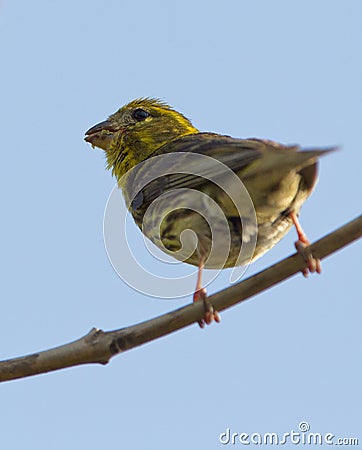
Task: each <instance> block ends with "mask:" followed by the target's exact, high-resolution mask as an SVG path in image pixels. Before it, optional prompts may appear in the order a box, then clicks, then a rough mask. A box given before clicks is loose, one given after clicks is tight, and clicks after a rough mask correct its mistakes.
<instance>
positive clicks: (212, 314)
mask: <svg viewBox="0 0 362 450" xmlns="http://www.w3.org/2000/svg"><path fill="white" fill-rule="evenodd" d="M199 301H202V302H203V303H204V308H205V313H204V317H203V318H202V319H201V320H199V321H198V322H197V323H198V324H199V327H200V328H204V327H205V325H210V324H211V323H212V322H214V321H215V322H217V323H219V322H220V320H221V319H220V314H219V313H218V312H217V311H216V310H215V309H214V307H213V306H212V305H211V303H210V302H209V301H208V299H207V295H206V289H204V288H201V289H198V290H197V291H196V292H195V293H194V302H199Z"/></svg>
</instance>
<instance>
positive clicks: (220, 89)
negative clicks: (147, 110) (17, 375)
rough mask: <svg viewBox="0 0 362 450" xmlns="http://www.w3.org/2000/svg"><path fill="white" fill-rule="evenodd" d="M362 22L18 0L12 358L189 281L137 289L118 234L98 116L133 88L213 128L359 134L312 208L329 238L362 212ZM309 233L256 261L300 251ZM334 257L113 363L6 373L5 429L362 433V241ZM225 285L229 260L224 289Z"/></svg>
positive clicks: (36, 435) (248, 9)
mask: <svg viewBox="0 0 362 450" xmlns="http://www.w3.org/2000/svg"><path fill="white" fill-rule="evenodd" d="M361 23H362V3H361V2H360V1H359V0H349V1H348V2H341V1H337V0H318V1H315V0H304V1H303V2H290V1H288V0H274V1H272V2H271V1H267V0H265V1H261V0H256V1H254V2H250V1H249V2H246V1H237V0H234V1H229V2H206V1H200V2H194V1H189V0H186V1H183V2H181V3H177V2H176V3H171V2H166V1H157V0H154V1H152V2H148V1H143V0H140V1H137V2H125V1H115V0H112V1H108V2H100V1H93V0H88V1H84V0H81V1H77V2H71V1H69V0H68V1H62V2H56V1H51V0H48V1H45V0H43V1H38V2H32V1H30V2H26V1H22V2H21V1H9V0H7V1H6V0H4V1H3V2H2V3H1V4H0V51H1V84H0V89H1V99H0V101H1V107H0V115H1V117H0V123H1V155H0V157H1V164H0V170H1V176H0V183H1V210H2V220H1V222H0V230H1V234H0V238H1V248H2V251H1V263H0V264H1V278H2V281H1V285H0V289H1V294H0V295H1V315H0V333H1V352H0V353H1V355H0V357H1V359H5V358H10V357H15V356H20V355H23V354H27V353H31V352H34V351H37V350H42V349H46V348H49V347H52V346H56V345H59V344H62V343H66V342H69V341H71V340H73V339H75V338H77V337H80V336H82V335H83V334H85V333H86V332H87V331H88V330H89V329H90V328H91V327H93V326H96V327H99V328H102V329H104V330H109V329H114V328H119V327H122V326H127V325H131V324H134V323H136V322H139V321H143V320H145V319H147V318H151V317H154V316H157V315H159V314H162V313H164V312H167V311H169V310H172V309H174V308H176V307H178V306H181V305H183V304H185V303H187V302H188V301H189V300H178V301H175V300H170V301H166V300H155V299H150V298H147V297H145V296H144V295H142V294H139V293H137V292H135V291H133V290H131V289H130V288H129V287H128V286H126V285H125V284H123V283H122V281H121V280H120V279H119V278H118V277H117V275H116V274H115V273H114V271H113V269H112V267H111V265H110V263H109V261H108V259H107V256H106V253H105V250H104V245H103V236H102V220H103V211H104V207H105V203H106V200H107V198H108V195H109V193H110V191H111V189H112V187H113V185H114V179H112V178H111V175H110V173H107V172H106V171H105V169H104V155H103V154H102V152H101V151H98V150H91V147H90V146H89V145H87V144H86V143H85V142H84V141H83V136H84V131H85V130H86V129H88V128H89V127H90V126H92V125H94V124H95V123H97V122H99V121H101V120H103V119H105V118H106V117H107V116H108V114H110V113H112V112H114V111H115V110H116V109H118V107H119V106H121V105H122V104H124V103H126V102H128V101H130V100H132V99H133V98H136V97H140V96H155V97H160V98H161V99H163V100H165V101H168V102H169V103H170V104H171V105H173V106H174V107H175V108H176V109H178V110H180V111H182V112H183V113H184V114H186V115H187V116H188V117H190V118H191V119H192V120H193V123H194V124H195V126H197V127H198V128H199V129H201V130H208V131H215V132H220V133H225V134H230V135H233V136H238V137H250V136H257V137H265V138H270V139H273V140H277V141H280V142H283V143H296V142H297V143H300V144H301V145H303V146H305V147H308V146H316V145H318V146H324V145H331V144H338V145H341V146H342V151H340V152H338V153H335V154H333V155H330V156H328V157H326V158H324V159H323V161H322V162H321V171H320V182H319V184H318V186H317V189H316V191H315V192H314V194H313V195H312V197H311V198H310V199H309V200H308V202H307V203H306V204H305V206H304V208H303V211H302V216H301V218H302V223H303V225H304V228H305V229H306V231H307V232H308V234H309V237H310V238H311V240H315V239H317V238H320V237H322V236H323V235H325V234H327V233H328V232H330V231H332V230H333V229H335V228H337V227H338V226H340V225H342V224H343V223H345V222H347V221H348V220H350V219H352V218H354V217H355V216H357V215H358V214H359V212H360V211H359V209H360V203H361V181H360V180H361V166H362V164H361V163H362V156H361V153H362V148H361V146H362V144H361V143H362V126H361V118H362V114H361V113H362V88H361V80H362V56H361V48H362V26H361ZM138 237H139V234H137V233H136V232H135V244H134V245H137V242H138V241H137V239H138ZM294 240H295V233H294V232H291V233H289V235H288V236H287V237H286V238H285V239H284V240H283V241H282V242H281V243H280V244H279V245H278V246H277V247H275V248H274V249H273V250H272V251H270V252H269V253H268V254H267V255H266V256H264V257H263V258H262V259H260V260H259V261H258V262H256V263H255V264H254V265H253V266H252V267H251V268H250V269H249V271H248V274H251V273H254V272H256V271H258V270H261V269H262V268H264V267H266V266H268V265H270V264H272V263H274V262H276V261H278V260H280V259H281V258H283V257H285V256H287V255H289V254H290V253H291V252H293V248H294V247H293V241H294ZM323 269H324V271H323V274H322V275H321V276H312V277H310V278H309V279H308V280H305V279H304V278H303V277H302V276H301V275H298V276H295V277H293V278H292V279H290V280H288V281H286V282H284V283H282V284H280V285H278V286H276V287H274V288H272V289H270V290H268V291H267V292H265V293H263V294H261V295H259V296H258V297H255V298H253V299H252V300H251V301H249V302H247V303H244V304H242V305H239V306H237V307H235V308H232V309H231V310H229V311H225V312H224V313H223V314H222V324H220V325H214V326H211V327H209V328H208V329H206V330H204V331H200V330H199V328H198V327H197V326H196V325H195V326H192V327H189V328H187V329H184V330H182V331H179V332H177V333H175V334H173V335H171V336H168V337H166V338H163V339H160V340H157V341H155V342H152V343H149V344H147V345H145V346H143V347H140V348H138V349H135V350H132V351H129V352H127V353H125V354H123V355H120V356H118V357H116V358H114V359H113V360H112V362H111V364H110V365H108V366H106V367H103V366H84V367H78V368H71V369H67V370H63V371H59V372H56V373H51V374H46V375H41V376H37V377H33V378H28V379H23V380H18V381H13V382H10V383H4V384H2V385H0V404H1V416H2V417H1V421H0V436H1V438H0V439H1V448H4V449H6V450H15V449H16V450H23V449H25V448H26V449H29V450H30V449H31V450H33V449H34V450H35V449H36V450H42V449H44V450H45V449H46V450H49V449H52V450H53V449H65V448H67V449H89V450H90V449H96V448H107V449H134V450H144V449H164V448H172V449H174V450H178V449H182V450H185V449H189V450H194V449H200V448H207V449H219V448H223V446H222V445H221V444H220V443H219V440H218V439H219V435H220V433H222V432H224V431H225V430H226V428H227V427H229V428H230V429H231V430H232V432H238V433H241V432H246V433H250V434H251V433H253V432H259V433H265V432H273V431H274V432H278V433H284V432H288V431H290V430H291V429H294V430H297V428H298V423H299V422H300V421H302V420H306V421H308V422H309V423H310V426H311V431H313V432H320V433H324V432H332V433H334V434H335V435H336V436H337V437H346V436H347V437H358V438H360V442H361V439H362V435H361V423H362V412H361V401H362V394H361V379H362V364H361V350H362V348H361V347H362V346H361V341H362V339H361V338H362V326H361V315H362V303H361V294H360V290H361V288H360V277H361V245H360V243H355V244H354V245H351V246H349V247H347V248H345V249H343V250H342V251H341V252H339V253H337V254H335V255H333V256H332V257H330V258H328V259H327V260H325V261H324V262H323ZM225 285H226V277H225V278H223V277H220V278H219V279H218V280H217V282H216V283H215V285H214V286H213V288H212V289H211V292H212V291H215V290H220V289H222V288H223V287H225ZM239 446H241V444H239ZM225 447H227V446H225ZM236 447H238V445H236Z"/></svg>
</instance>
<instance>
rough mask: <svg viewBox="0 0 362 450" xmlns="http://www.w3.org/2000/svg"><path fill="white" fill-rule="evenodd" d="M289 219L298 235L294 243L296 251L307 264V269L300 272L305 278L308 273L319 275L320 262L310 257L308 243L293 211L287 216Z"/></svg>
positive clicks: (320, 269)
mask: <svg viewBox="0 0 362 450" xmlns="http://www.w3.org/2000/svg"><path fill="white" fill-rule="evenodd" d="M289 217H290V218H291V219H292V221H293V224H294V226H295V229H296V230H297V234H298V240H297V242H296V243H295V248H296V249H297V251H298V253H300V254H301V255H302V256H303V258H304V260H305V262H306V264H307V267H305V268H304V269H303V270H302V273H303V275H304V276H305V277H307V276H308V274H309V272H311V273H313V272H317V273H321V272H322V267H321V261H320V259H318V258H315V257H314V256H313V255H312V252H311V250H310V248H309V246H310V242H309V240H308V238H307V236H306V235H305V233H304V231H303V228H302V226H301V224H300V223H299V220H298V216H297V215H296V213H295V212H294V211H293V212H291V213H290V214H289Z"/></svg>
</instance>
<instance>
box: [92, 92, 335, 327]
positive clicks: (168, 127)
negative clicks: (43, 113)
mask: <svg viewBox="0 0 362 450" xmlns="http://www.w3.org/2000/svg"><path fill="white" fill-rule="evenodd" d="M84 139H85V141H86V142H88V143H90V144H91V145H92V147H98V148H100V149H102V150H104V152H105V156H106V166H107V169H109V170H111V172H112V175H113V176H115V178H116V180H117V183H118V185H119V187H120V188H121V189H122V192H123V196H124V199H125V201H126V205H127V208H128V210H129V211H130V213H131V214H132V216H133V218H134V221H135V223H136V224H137V226H138V227H139V228H140V229H141V231H142V232H143V233H144V234H145V235H146V236H147V237H148V238H149V239H150V240H151V241H152V242H153V243H154V244H155V245H156V246H158V247H159V248H161V250H163V251H164V252H166V253H168V254H170V255H172V256H174V257H175V258H176V259H178V260H181V261H184V262H186V263H189V264H192V265H194V266H197V267H198V275H197V282H196V289H195V293H194V296H193V300H194V301H200V300H202V301H203V302H204V305H205V313H204V317H203V318H202V319H201V320H199V325H200V327H202V328H203V327H204V326H205V324H210V323H211V322H213V321H215V322H219V321H220V315H219V313H218V312H217V311H216V310H214V309H213V307H212V306H211V305H210V304H209V303H208V301H207V296H206V290H205V289H204V287H203V284H202V271H203V269H204V268H218V269H223V268H230V267H235V266H238V265H245V264H248V263H249V262H252V261H255V260H256V259H257V258H259V257H260V256H262V255H263V254H264V253H265V252H267V251H268V250H270V249H271V248H272V247H274V245H275V244H277V243H278V242H279V241H280V240H281V239H282V238H283V236H284V235H285V234H286V233H287V232H288V231H289V230H290V229H291V228H292V226H293V225H294V227H295V229H296V232H297V236H298V240H297V241H296V243H295V247H296V249H297V251H298V252H299V253H301V254H302V256H303V258H304V259H305V263H306V265H305V268H304V269H303V270H302V273H303V275H304V276H308V274H309V272H317V273H320V272H321V264H320V261H319V259H317V258H315V257H314V256H313V255H312V253H311V252H310V250H309V249H308V246H309V245H310V242H309V240H308V238H307V236H306V234H305V232H304V231H303V228H302V226H301V224H300V222H299V219H298V216H299V213H300V209H301V206H302V205H303V203H304V202H305V200H306V199H307V198H308V197H309V195H310V194H311V193H312V191H313V189H314V187H315V184H316V181H317V171H318V159H319V158H320V157H321V156H323V155H325V154H327V153H329V152H331V151H333V150H334V149H335V147H328V148H312V149H307V150H302V149H301V148H300V147H299V146H298V145H283V144H280V143H278V142H274V141H271V140H265V139H257V138H248V139H239V138H233V137H230V136H227V135H221V134H217V133H211V132H201V131H199V130H198V129H197V128H195V127H194V126H193V125H192V123H191V121H190V120H189V119H188V118H186V117H185V116H184V115H183V114H182V113H180V112H178V111H176V110H175V109H174V108H172V107H171V106H170V105H168V104H167V103H165V102H163V101H161V100H159V99H155V98H138V99H135V100H133V101H131V102H129V103H128V104H126V105H125V106H122V107H121V108H120V109H118V111H116V112H115V113H114V114H111V115H110V116H109V117H108V119H107V120H105V121H103V122H101V123H98V124H97V125H95V126H93V127H91V128H90V129H89V130H88V131H86V133H85V138H84Z"/></svg>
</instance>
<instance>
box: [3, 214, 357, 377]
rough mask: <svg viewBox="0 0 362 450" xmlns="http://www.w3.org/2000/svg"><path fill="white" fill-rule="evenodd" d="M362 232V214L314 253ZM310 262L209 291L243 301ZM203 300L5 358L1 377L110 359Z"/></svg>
mask: <svg viewBox="0 0 362 450" xmlns="http://www.w3.org/2000/svg"><path fill="white" fill-rule="evenodd" d="M361 236H362V216H359V217H357V218H356V219H354V220H352V221H351V222H349V223H347V224H346V225H344V226H342V227H341V228H338V229H337V230H335V231H333V232H332V233H330V234H328V235H327V236H325V237H324V238H322V239H320V240H319V241H317V242H315V243H314V244H312V245H311V250H312V253H313V255H314V256H315V257H317V258H320V259H323V258H325V257H326V256H328V255H330V254H331V253H334V252H335V251H337V250H339V249H341V248H342V247H344V246H345V245H347V244H350V243H351V242H353V241H354V240H356V239H358V238H359V237H361ZM304 266H305V262H304V260H303V258H302V257H301V255H300V254H298V253H296V254H294V255H292V256H290V257H288V258H286V259H284V260H282V261H280V262H278V263H277V264H274V265H273V266H271V267H269V268H267V269H265V270H263V271H262V272H259V273H258V274H256V275H254V276H251V277H249V278H247V279H245V280H244V281H242V282H240V283H238V284H236V285H233V286H231V287H229V288H227V289H225V290H223V291H220V292H217V293H216V294H214V295H212V296H210V297H209V302H210V303H211V304H212V305H213V306H214V308H215V309H217V310H218V311H222V310H224V309H226V308H229V307H230V306H233V305H235V304H237V303H240V302H242V301H244V300H246V299H248V298H250V297H252V296H254V295H256V294H258V293H259V292H262V291H264V290H265V289H268V288H269V287H271V286H273V285H275V284H277V283H279V282H280V281H282V280H285V279H287V278H289V277H290V276H292V275H294V274H295V273H297V272H299V271H300V270H302V269H303V268H304ZM203 314H204V306H203V304H202V302H197V303H193V304H190V305H187V306H184V307H182V308H179V309H177V310H175V311H172V312H169V313H167V314H164V315H162V316H159V317H156V318H154V319H151V320H147V321H145V322H142V323H140V324H137V325H132V326H129V327H126V328H122V329H119V330H115V331H108V332H104V331H102V330H97V329H96V328H93V329H92V330H91V331H90V332H89V333H88V334H87V335H85V336H83V337H82V338H80V339H78V340H76V341H74V342H70V343H68V344H65V345H62V346H60V347H56V348H53V349H50V350H46V351H43V352H39V353H34V354H32V355H28V356H23V357H20V358H15V359H9V360H6V361H1V362H0V381H7V380H14V379H16V378H23V377H28V376H31V375H36V374H40V373H45V372H50V371H53V370H59V369H63V368H65V367H71V366H77V365H80V364H89V363H100V364H107V363H108V362H109V361H110V359H111V358H112V357H113V356H115V355H116V354H118V353H121V352H124V351H126V350H130V349H132V348H134V347H137V346H139V345H141V344H144V343H146V342H149V341H152V340H154V339H157V338H159V337H161V336H165V335H167V334H169V333H172V332H173V331H176V330H179V329H180V328H184V327H186V326H188V325H191V324H192V323H195V322H197V321H198V320H200V319H201V318H202V317H203Z"/></svg>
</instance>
